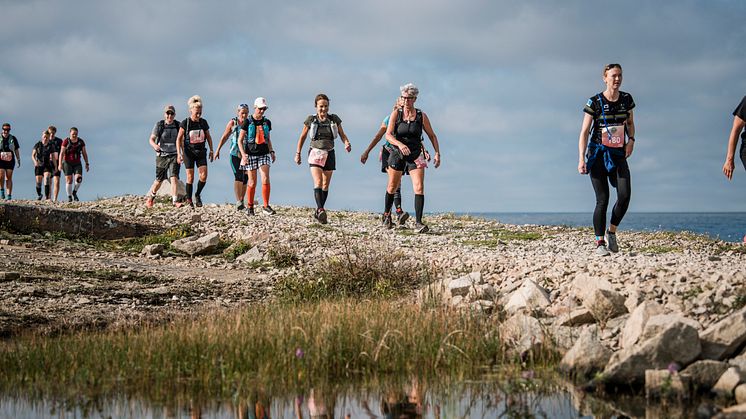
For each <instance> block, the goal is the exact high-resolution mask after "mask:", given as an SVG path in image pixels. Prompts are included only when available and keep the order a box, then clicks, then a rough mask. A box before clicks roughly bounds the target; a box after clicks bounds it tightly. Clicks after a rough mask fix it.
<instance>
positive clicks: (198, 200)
mask: <svg viewBox="0 0 746 419" xmlns="http://www.w3.org/2000/svg"><path fill="white" fill-rule="evenodd" d="M194 206H195V207H198V208H199V207H201V206H202V197H201V196H199V195H195V196H194Z"/></svg>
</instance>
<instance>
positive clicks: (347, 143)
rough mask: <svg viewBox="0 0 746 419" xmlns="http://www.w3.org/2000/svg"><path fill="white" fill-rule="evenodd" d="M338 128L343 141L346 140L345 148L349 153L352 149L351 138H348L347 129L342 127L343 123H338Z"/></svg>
mask: <svg viewBox="0 0 746 419" xmlns="http://www.w3.org/2000/svg"><path fill="white" fill-rule="evenodd" d="M304 126H305V125H304ZM337 128H338V129H339V138H341V139H342V142H344V144H345V150H347V152H348V153H349V152H350V150H352V145H351V144H350V139H349V138H347V134H345V130H343V129H342V124H337Z"/></svg>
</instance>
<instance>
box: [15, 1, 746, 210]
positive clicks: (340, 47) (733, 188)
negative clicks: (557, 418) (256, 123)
mask: <svg viewBox="0 0 746 419" xmlns="http://www.w3.org/2000/svg"><path fill="white" fill-rule="evenodd" d="M0 3H1V8H2V14H3V24H2V25H0V35H1V36H2V39H3V41H2V43H1V44H0V56H2V57H3V58H2V64H0V91H2V94H1V95H0V119H1V120H3V121H8V122H10V123H11V124H12V125H13V133H14V134H15V135H16V136H17V137H18V138H19V140H20V142H21V147H22V152H23V156H22V159H23V160H22V161H23V166H22V167H21V168H20V170H16V174H15V176H14V178H15V191H14V197H18V198H32V197H33V196H35V191H34V182H33V169H32V165H31V164H30V154H31V147H32V146H33V144H34V143H35V142H36V141H37V140H38V139H39V137H40V133H41V131H42V130H43V129H44V128H45V127H46V126H47V125H48V124H50V123H51V124H54V125H56V126H57V127H58V128H59V129H60V133H59V134H66V128H69V127H70V126H77V127H78V128H80V136H81V137H82V138H84V139H85V140H86V143H87V144H88V151H89V154H90V156H91V163H92V169H91V172H90V173H88V174H87V175H86V177H85V182H84V184H83V187H82V189H81V197H82V199H95V198H96V197H97V196H113V195H120V194H125V193H131V194H144V193H145V192H146V191H147V189H148V187H149V185H150V183H151V182H152V180H153V177H154V155H153V152H152V150H151V149H150V147H149V146H148V144H147V140H148V136H149V133H150V130H151V129H152V127H153V124H154V123H155V122H156V121H157V120H158V119H160V118H161V116H162V114H161V112H162V109H163V106H164V105H165V104H169V103H173V104H175V105H176V109H177V118H178V119H183V118H184V117H185V116H186V100H187V98H189V96H191V95H193V94H199V95H201V96H202V98H203V100H204V104H205V108H204V115H203V116H204V117H205V118H206V119H207V120H208V121H209V123H210V125H211V127H212V129H211V133H212V135H213V138H215V141H217V139H218V138H219V136H220V134H221V133H222V131H223V129H224V127H225V124H226V122H227V121H228V120H229V119H230V118H231V117H232V116H233V115H234V111H235V107H236V105H237V104H239V103H252V102H253V99H254V98H255V97H257V96H264V97H266V98H267V100H268V102H269V110H268V113H267V116H268V117H269V118H270V119H271V120H272V122H273V132H272V138H273V143H274V147H275V150H277V157H278V161H277V163H275V165H274V166H273V167H272V169H271V178H272V201H273V202H274V203H275V204H278V205H290V204H292V205H306V206H310V205H312V204H313V194H312V182H311V177H310V174H309V172H308V168H307V166H306V165H305V164H303V165H302V166H296V165H295V163H293V162H292V159H293V154H294V152H295V147H296V143H297V140H298V136H299V133H300V131H301V128H302V123H303V120H304V119H305V117H306V116H307V115H309V114H311V113H313V112H314V108H313V98H314V96H315V95H316V94H317V93H319V92H324V93H326V94H328V95H329V96H330V98H331V112H333V113H337V114H338V115H339V116H340V117H341V118H342V120H343V127H344V128H345V131H346V132H347V134H348V136H349V137H350V140H351V142H352V146H353V151H352V153H350V154H347V153H344V152H343V151H342V147H341V146H338V153H339V154H338V156H337V168H338V170H337V172H336V173H335V175H334V178H333V180H332V188H331V193H330V197H329V201H328V203H327V205H328V207H329V208H331V209H364V210H375V211H379V210H380V209H381V207H382V204H383V202H382V201H383V189H384V185H385V182H386V178H385V175H383V174H382V173H380V166H379V165H378V163H377V162H376V161H375V153H373V154H372V155H371V160H369V161H368V164H366V165H365V166H363V165H361V164H360V161H359V156H360V153H361V152H362V151H363V149H364V148H365V147H366V146H367V144H368V143H369V141H370V139H371V138H372V137H373V135H374V133H375V132H376V130H377V129H378V126H379V124H380V122H381V120H382V119H383V117H384V116H385V115H386V114H387V113H388V112H389V110H390V108H391V104H392V103H393V100H394V99H395V98H396V97H397V96H398V95H399V90H398V88H399V86H400V85H402V84H404V83H406V82H414V83H415V84H417V85H418V86H419V88H420V97H419V99H418V101H417V106H418V107H420V108H421V109H423V110H424V111H425V112H426V113H427V114H428V116H429V117H430V119H431V121H432V124H433V128H434V129H435V131H436V133H437V134H438V137H439V140H440V143H441V151H442V159H443V164H442V166H441V168H439V169H428V171H427V174H426V179H425V185H426V211H459V212H461V211H592V208H593V206H594V195H593V191H592V188H591V185H590V181H589V179H588V178H587V176H581V175H579V174H577V139H578V132H579V130H580V123H581V120H582V108H583V105H584V104H585V102H586V101H587V99H588V97H589V96H591V95H593V94H595V93H597V92H599V91H601V90H603V88H604V86H603V83H602V81H601V75H600V72H601V68H602V66H603V65H604V64H606V63H609V62H619V63H622V65H623V66H624V76H625V80H624V83H623V86H622V90H625V91H627V92H630V93H631V94H632V95H633V97H634V98H635V101H636V103H637V108H636V110H635V112H636V115H635V119H636V126H637V135H636V137H637V145H636V148H635V153H634V155H633V156H632V158H631V159H630V162H629V163H630V168H631V171H632V188H633V192H632V203H631V205H630V211H746V173H745V172H744V168H743V167H742V165H741V163H740V161H737V167H736V173H735V175H734V180H733V181H731V182H728V181H727V179H726V178H725V177H724V176H723V175H722V173H721V167H722V165H723V161H724V157H725V150H726V144H727V139H728V133H729V130H730V127H731V124H732V120H733V117H732V115H731V113H732V112H733V109H734V108H735V107H736V105H737V104H738V103H739V101H740V100H741V98H742V97H743V96H744V95H746V78H744V77H743V71H744V68H745V67H746V57H745V56H744V54H743V41H744V39H746V25H744V24H743V16H746V3H745V2H741V1H724V0H722V1H660V2H646V1H626V2H613V3H612V2H598V1H594V2H591V1H567V2H550V1H532V2H520V1H486V0H484V1H464V2H453V1H442V0H432V1H401V0H399V1H390V0H381V1H376V2H370V1H359V2H348V1H316V2H313V3H311V2H300V1H285V2H247V1H231V2H226V1H214V2H204V1H200V2H196V1H168V0H166V1H157V2H152V1H140V0H136V1H128V2H114V1H76V2H61V1H51V0H50V1H33V0H31V1H23V2H20V1H2V2H0ZM216 144H217V143H216ZM226 151H227V150H225V149H224V153H223V154H224V155H227V152H226ZM209 172H210V174H209V179H208V184H207V187H206V188H205V192H204V193H203V195H204V199H205V200H206V201H210V202H216V203H224V202H232V201H233V196H232V175H231V173H230V169H229V167H228V161H227V160H225V159H221V160H220V161H217V162H215V163H213V164H211V165H210V166H209ZM183 178H184V172H183V169H182V179H183ZM403 190H404V195H405V207H406V208H411V207H412V192H411V183H409V182H408V179H407V178H405V183H404V188H403Z"/></svg>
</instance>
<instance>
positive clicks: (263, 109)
mask: <svg viewBox="0 0 746 419" xmlns="http://www.w3.org/2000/svg"><path fill="white" fill-rule="evenodd" d="M257 109H258V110H260V111H262V112H264V111H266V110H267V108H257Z"/></svg>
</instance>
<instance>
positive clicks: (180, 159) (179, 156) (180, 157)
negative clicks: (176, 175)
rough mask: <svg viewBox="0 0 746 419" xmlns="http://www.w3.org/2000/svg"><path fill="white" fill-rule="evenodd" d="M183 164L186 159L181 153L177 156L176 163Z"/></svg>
mask: <svg viewBox="0 0 746 419" xmlns="http://www.w3.org/2000/svg"><path fill="white" fill-rule="evenodd" d="M183 162H184V157H183V156H182V155H181V153H179V154H177V155H176V163H179V164H181V163H183Z"/></svg>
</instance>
